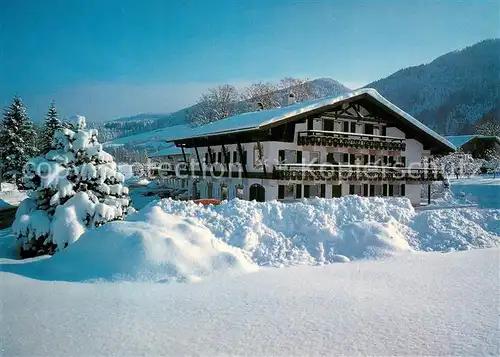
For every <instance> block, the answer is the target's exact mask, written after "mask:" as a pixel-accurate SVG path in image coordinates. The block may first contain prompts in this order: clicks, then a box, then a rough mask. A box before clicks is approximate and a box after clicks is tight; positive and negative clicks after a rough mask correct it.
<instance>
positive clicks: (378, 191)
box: [371, 185, 382, 196]
mask: <svg viewBox="0 0 500 357" xmlns="http://www.w3.org/2000/svg"><path fill="white" fill-rule="evenodd" d="M371 192H372V193H373V194H371V196H382V185H372V187H371Z"/></svg>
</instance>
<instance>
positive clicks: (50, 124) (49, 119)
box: [42, 102, 63, 154]
mask: <svg viewBox="0 0 500 357" xmlns="http://www.w3.org/2000/svg"><path fill="white" fill-rule="evenodd" d="M62 127H63V125H62V123H61V121H60V120H59V117H58V115H57V109H56V106H55V104H54V102H52V103H50V107H49V111H48V112H47V115H46V117H45V121H44V123H43V138H42V145H43V148H42V153H43V154H46V153H48V152H49V151H50V150H52V149H53V146H52V141H53V139H54V133H55V132H56V131H57V130H59V129H62Z"/></svg>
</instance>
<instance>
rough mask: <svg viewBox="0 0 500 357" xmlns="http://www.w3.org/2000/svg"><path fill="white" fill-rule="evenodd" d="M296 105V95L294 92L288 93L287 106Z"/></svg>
mask: <svg viewBox="0 0 500 357" xmlns="http://www.w3.org/2000/svg"><path fill="white" fill-rule="evenodd" d="M292 104H295V94H294V93H293V92H290V93H288V95H287V96H286V98H285V105H292Z"/></svg>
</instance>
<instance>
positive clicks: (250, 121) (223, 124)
mask: <svg viewBox="0 0 500 357" xmlns="http://www.w3.org/2000/svg"><path fill="white" fill-rule="evenodd" d="M362 96H369V97H370V98H371V99H373V100H375V101H376V102H377V103H378V104H379V105H381V106H383V107H385V108H386V109H387V110H390V111H392V112H393V113H394V114H395V115H396V116H398V117H400V118H402V119H403V120H405V121H406V122H408V123H409V124H411V126H412V127H414V128H415V129H418V130H420V131H422V132H424V133H425V134H427V135H429V136H431V137H432V138H433V139H434V140H436V141H438V142H439V143H440V144H441V145H442V146H444V147H446V148H447V149H448V150H451V151H454V150H456V148H455V146H454V145H453V144H452V143H450V142H449V141H448V140H446V139H445V138H444V137H442V136H441V135H439V134H437V133H436V132H434V131H433V130H431V129H430V128H428V127H427V126H425V125H424V124H422V123H421V122H419V121H418V120H417V119H415V118H414V117H412V116H411V115H410V114H408V113H406V112H405V111H403V110H402V109H400V108H399V107H397V106H396V105H394V104H392V103H391V102H389V101H388V100H387V99H385V98H384V97H383V96H382V95H380V94H379V93H378V92H377V91H376V90H375V89H371V88H363V89H360V90H356V91H353V92H350V93H347V94H344V95H341V96H338V97H329V98H323V99H316V100H312V101H308V102H302V103H297V104H293V105H289V106H286V107H282V108H274V109H268V110H262V111H257V112H250V113H243V114H239V115H234V116H232V117H229V118H226V119H222V120H219V121H216V122H213V123H210V124H206V125H203V126H200V127H197V128H193V129H192V130H191V131H190V132H186V133H182V134H180V135H178V136H174V137H172V138H171V139H169V140H168V141H173V142H176V141H180V140H183V139H191V138H201V137H208V136H214V135H224V134H233V133H237V132H243V131H249V130H257V129H264V128H266V127H268V126H270V125H273V124H276V123H279V122H281V121H284V120H286V119H288V118H292V117H295V116H298V115H301V114H306V113H308V112H312V111H316V110H318V109H320V108H322V107H326V106H333V105H338V104H340V103H341V102H344V101H347V100H353V99H355V98H357V97H362Z"/></svg>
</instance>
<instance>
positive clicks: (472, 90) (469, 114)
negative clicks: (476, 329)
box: [366, 39, 500, 135]
mask: <svg viewBox="0 0 500 357" xmlns="http://www.w3.org/2000/svg"><path fill="white" fill-rule="evenodd" d="M498 83H500V39H492V40H485V41H482V42H479V43H477V44H475V45H473V46H470V47H467V48H465V49H463V50H461V51H454V52H450V53H447V54H445V55H443V56H440V57H438V58H436V59H435V60H434V61H432V62H431V63H428V64H422V65H420V66H415V67H409V68H405V69H402V70H400V71H397V72H395V73H393V74H392V75H390V76H389V77H387V78H383V79H380V80H378V81H375V82H373V83H370V84H368V85H367V86H366V87H369V88H375V89H377V90H378V91H379V92H380V93H381V94H382V95H383V96H385V97H386V98H387V99H389V100H390V101H392V102H393V103H394V104H396V105H397V106H399V107H401V108H402V109H404V110H406V111H407V112H409V113H410V114H411V115H413V116H415V117H416V118H418V119H419V120H420V121H422V122H423V123H424V124H426V125H427V126H429V127H430V128H432V129H434V130H436V131H438V132H440V133H442V134H445V135H456V134H458V133H460V132H462V131H463V130H464V128H466V127H468V126H470V125H472V124H474V123H475V122H476V121H477V120H479V119H480V118H481V117H483V116H484V115H485V114H486V113H488V112H489V111H490V110H492V109H493V108H494V107H495V106H498V103H499V102H500V87H499V86H498Z"/></svg>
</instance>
